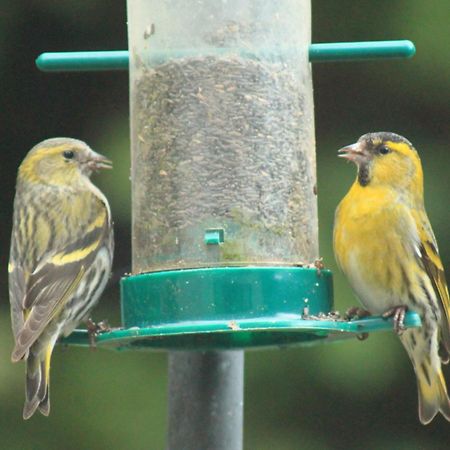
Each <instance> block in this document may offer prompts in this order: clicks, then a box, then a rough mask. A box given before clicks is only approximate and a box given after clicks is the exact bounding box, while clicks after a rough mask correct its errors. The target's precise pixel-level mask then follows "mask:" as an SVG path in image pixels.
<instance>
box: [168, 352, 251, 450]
mask: <svg viewBox="0 0 450 450" xmlns="http://www.w3.org/2000/svg"><path fill="white" fill-rule="evenodd" d="M243 396H244V352H243V351H241V350H239V351H229V350H227V351H214V352H213V351H210V352H196V351H172V352H170V353H169V426H168V445H167V450H242V441H243V431H242V430H243V406H244V397H243Z"/></svg>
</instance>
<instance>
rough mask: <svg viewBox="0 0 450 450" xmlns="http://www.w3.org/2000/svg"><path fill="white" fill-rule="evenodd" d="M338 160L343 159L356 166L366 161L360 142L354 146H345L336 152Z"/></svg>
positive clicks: (365, 154) (365, 153)
mask: <svg viewBox="0 0 450 450" xmlns="http://www.w3.org/2000/svg"><path fill="white" fill-rule="evenodd" d="M338 156H339V158H345V159H347V160H349V161H352V162H354V163H356V164H359V163H360V162H362V161H364V160H365V159H367V156H368V155H367V152H366V151H364V149H363V147H362V145H361V143H360V142H357V143H356V144H352V145H347V146H346V147H342V148H341V149H339V150H338Z"/></svg>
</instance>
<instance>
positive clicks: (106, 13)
mask: <svg viewBox="0 0 450 450" xmlns="http://www.w3.org/2000/svg"><path fill="white" fill-rule="evenodd" d="M0 37H1V38H0V67H1V68H0V86H1V108H0V127H1V128H0V130H1V132H0V145H1V153H0V155H1V163H0V171H1V172H0V175H1V180H2V189H1V191H0V202H1V203H0V205H1V208H0V220H1V222H0V266H1V274H0V301H1V306H0V411H1V414H0V430H1V433H0V448H1V449H10V450H13V449H20V450H28V449H33V450H40V449H48V450H52V449H62V448H64V449H66V450H70V449H80V448H81V449H94V450H102V449H123V448H127V449H130V450H137V449H163V448H164V442H165V433H166V412H167V411H166V383H167V373H166V355H165V354H164V353H131V352H126V353H114V352H108V351H102V350H98V351H89V350H84V349H78V348H62V347H58V348H57V349H56V351H55V353H54V357H53V365H52V394H51V395H52V414H51V415H50V417H49V418H44V417H42V416H39V415H36V417H33V419H32V420H30V421H28V422H24V421H23V420H22V417H21V415H22V406H23V396H24V392H23V390H24V387H23V382H24V380H23V370H24V368H23V365H22V364H16V365H12V364H11V363H10V360H9V355H10V351H11V348H12V337H11V332H10V323H9V306H8V296H7V281H6V265H7V258H8V251H9V233H10V228H11V214H12V201H13V195H14V182H15V175H16V170H17V167H18V165H19V163H20V161H21V160H22V158H23V157H24V155H25V153H26V152H27V151H28V150H29V149H30V148H31V147H32V146H33V145H34V144H35V143H37V142H39V141H41V140H42V139H44V138H47V137H53V136H71V137H77V138H80V139H83V140H85V141H87V142H88V143H89V144H90V145H91V146H92V147H93V148H94V149H96V150H98V151H99V152H101V153H104V154H106V155H108V156H110V157H111V158H112V159H113V160H114V162H115V170H114V171H113V172H111V173H105V174H103V175H102V176H101V177H99V179H98V180H97V182H98V184H99V185H100V187H101V188H102V189H103V190H104V192H105V193H106V195H107V196H108V197H109V199H110V201H111V204H112V210H113V215H114V218H115V223H116V235H117V252H116V259H115V266H116V271H117V273H121V272H124V271H126V270H127V268H128V265H129V261H130V250H129V247H130V223H129V222H130V200H129V199H130V190H129V179H128V177H129V154H128V153H129V135H128V76H127V73H125V72H109V73H97V74H94V73H84V74H43V73H40V72H38V70H37V69H36V68H35V66H34V59H35V58H36V56H37V55H38V54H39V53H41V52H44V51H67V50H108V49H110V50H116V49H125V48H126V46H127V38H126V8H125V0H123V1H118V0H117V1H106V0H103V1H101V0H96V1H94V0H90V1H89V2H87V1H83V2H80V1H77V0H61V1H52V0H40V1H39V2H29V1H24V0H21V1H18V0H2V2H1V4H0ZM403 38H406V39H411V40H413V41H414V42H415V44H416V47H417V55H416V56H415V57H414V58H413V59H412V60H393V61H392V60H391V61H381V62H358V63H333V64H316V65H314V68H313V71H314V88H315V102H316V136H317V151H318V178H319V183H318V186H319V209H320V235H321V254H322V255H323V257H324V261H325V263H326V265H327V266H328V267H330V268H331V269H332V270H333V271H334V274H335V298H336V300H335V303H336V305H335V306H336V308H337V309H338V310H341V311H343V310H345V309H346V308H347V307H348V306H350V305H353V304H355V302H356V300H355V299H354V297H353V295H352V294H351V292H350V291H349V289H348V285H347V282H346V281H345V279H344V278H343V277H342V276H341V275H340V273H339V271H338V269H337V267H336V264H335V262H334V259H333V256H332V249H331V234H332V221H333V214H334V209H335V207H336V205H337V203H338V201H339V200H340V199H341V198H342V196H343V195H344V194H345V192H346V191H347V189H348V187H349V185H350V184H351V183H352V181H353V178H354V176H355V173H354V168H353V167H352V166H351V165H346V164H344V163H343V162H342V161H339V160H337V158H336V149H338V148H339V147H341V146H343V145H344V144H349V143H352V142H354V141H355V140H356V139H357V138H358V137H359V136H360V135H361V134H363V133H366V132H368V131H380V130H386V131H395V132H398V133H400V134H402V135H404V136H406V137H408V138H409V139H410V140H411V141H412V142H413V143H414V144H415V145H416V147H417V148H418V149H419V151H420V152H421V156H422V161H423V165H424V171H425V177H426V178H425V192H426V204H427V210H428V213H429V216H430V219H431V222H432V224H433V227H434V231H435V234H436V237H437V239H438V242H439V243H440V251H441V255H442V259H443V261H444V265H446V266H447V267H450V264H449V263H450V239H449V237H448V229H449V227H448V222H449V220H450V214H449V208H448V205H449V201H448V199H449V188H450V182H449V161H450V157H449V153H448V151H449V145H448V143H449V139H450V133H449V124H450V121H449V118H450V102H449V87H450V34H449V10H448V2H446V1H442V0H428V1H426V2H424V1H421V0H379V1H365V0H364V1H363V0H359V1H352V0H339V1H332V0H314V2H313V41H314V42H337V41H358V40H377V39H403ZM105 317H108V318H109V320H110V322H111V323H112V324H117V323H118V322H119V293H118V289H117V284H116V285H115V286H114V287H113V288H110V289H109V290H108V291H107V292H106V293H105V295H104V298H103V300H102V302H101V305H100V306H99V307H98V308H97V310H96V311H95V313H94V318H95V319H98V320H100V319H102V318H105ZM445 369H446V372H447V373H446V375H447V379H448V380H449V381H450V371H449V370H448V368H445ZM245 377H246V393H245V402H246V403H245V448H246V449H257V450H264V449H276V450H295V449H340V448H343V449H344V448H345V449H360V448H366V449H380V448H387V449H409V450H412V449H445V448H449V446H450V424H448V423H447V422H445V420H444V419H442V417H438V418H437V419H436V420H435V421H433V423H432V424H431V425H429V426H427V427H423V426H421V425H420V424H419V421H418V418H417V398H416V386H415V378H414V375H413V370H412V367H411V365H410V363H409V361H408V360H407V357H406V354H405V353H404V352H403V351H402V349H401V347H400V344H399V342H398V340H397V338H396V337H395V336H394V335H393V334H392V333H382V334H374V335H372V336H371V337H370V339H369V340H367V341H364V342H358V341H355V342H353V341H351V342H344V343H338V344H335V345H330V346H318V347H310V348H298V349H291V350H283V351H257V352H249V353H247V355H246V374H245Z"/></svg>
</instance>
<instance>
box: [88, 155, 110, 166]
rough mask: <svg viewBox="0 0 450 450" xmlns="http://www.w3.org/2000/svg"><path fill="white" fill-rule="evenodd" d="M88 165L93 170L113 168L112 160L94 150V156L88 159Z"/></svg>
mask: <svg viewBox="0 0 450 450" xmlns="http://www.w3.org/2000/svg"><path fill="white" fill-rule="evenodd" d="M87 166H88V167H89V169H91V170H100V169H112V161H111V160H109V159H108V158H106V157H105V156H103V155H100V154H99V153H96V152H92V156H91V157H90V158H89V161H87Z"/></svg>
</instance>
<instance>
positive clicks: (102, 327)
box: [86, 318, 111, 349]
mask: <svg viewBox="0 0 450 450" xmlns="http://www.w3.org/2000/svg"><path fill="white" fill-rule="evenodd" d="M86 328H87V331H88V336H89V347H90V348H91V349H95V348H96V343H95V338H96V337H97V336H98V335H99V334H100V333H103V332H105V331H111V327H110V326H109V324H108V321H107V320H102V321H101V322H98V323H95V322H94V321H93V320H92V319H91V318H89V319H88V320H87V321H86Z"/></svg>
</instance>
